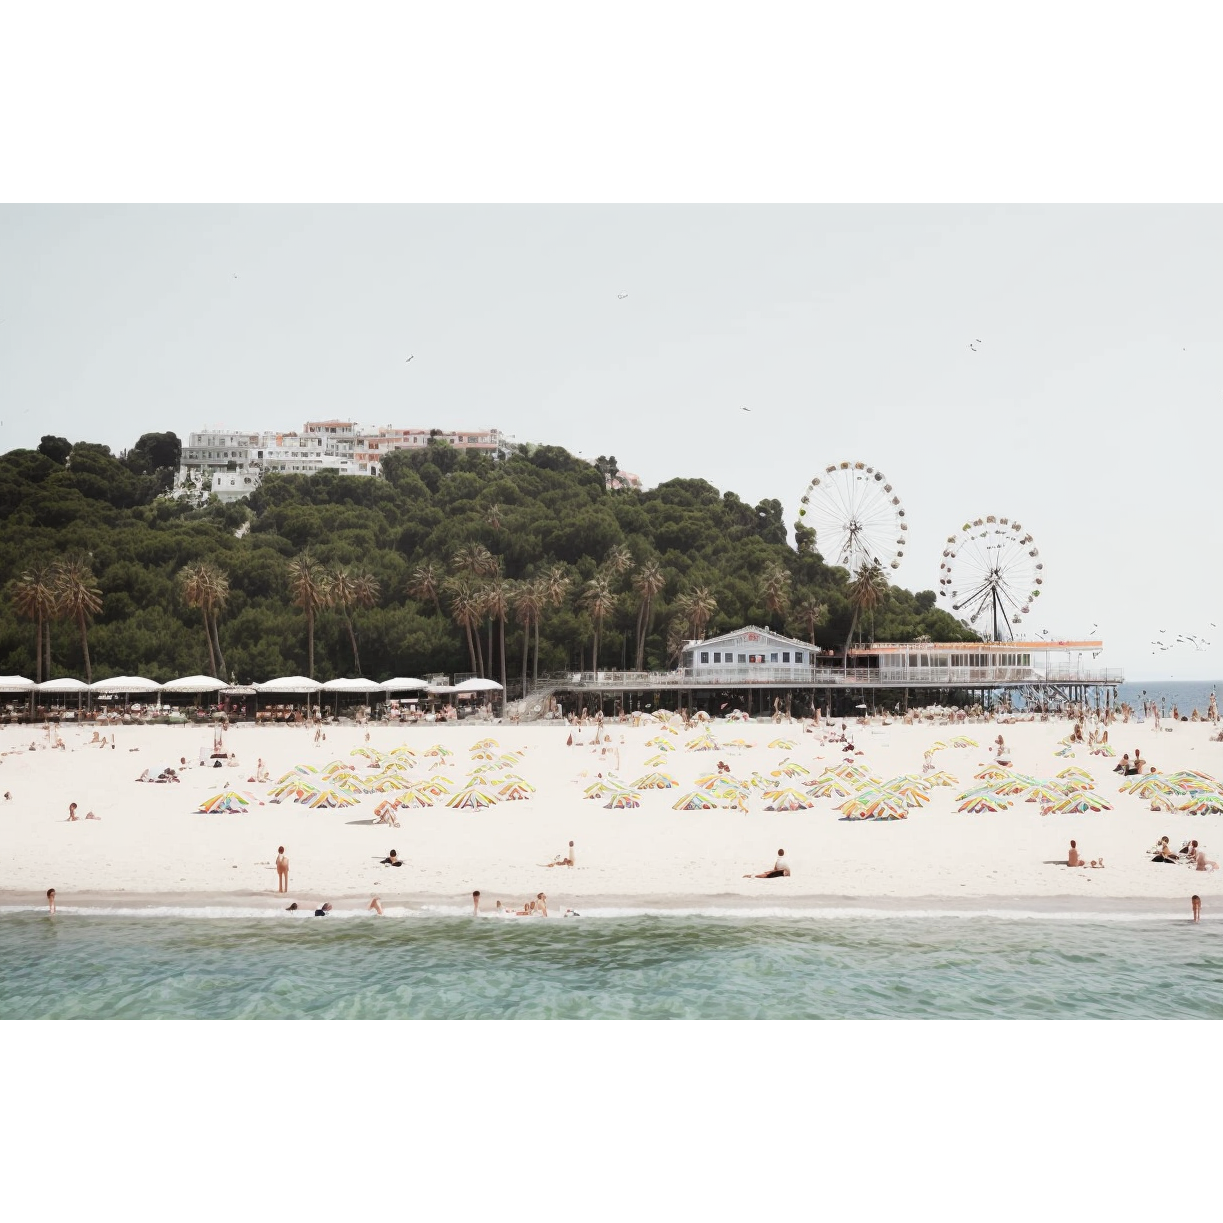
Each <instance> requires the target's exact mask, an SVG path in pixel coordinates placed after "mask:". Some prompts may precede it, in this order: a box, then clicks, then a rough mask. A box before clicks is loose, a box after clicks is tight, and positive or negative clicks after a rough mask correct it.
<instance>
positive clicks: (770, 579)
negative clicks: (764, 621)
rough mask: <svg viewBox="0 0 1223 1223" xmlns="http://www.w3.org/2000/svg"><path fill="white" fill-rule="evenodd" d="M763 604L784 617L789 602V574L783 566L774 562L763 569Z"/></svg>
mask: <svg viewBox="0 0 1223 1223" xmlns="http://www.w3.org/2000/svg"><path fill="white" fill-rule="evenodd" d="M762 585H763V588H764V606H765V608H766V609H767V610H768V611H770V612H775V613H776V614H777V615H778V616H779V617H784V616H785V614H786V607H787V606H788V605H789V602H790V575H789V573H787V572H786V570H785V569H784V568H783V566H781V565H779V564H777V563H776V562H774V563H773V564H771V565H770V566H769V567H768V568H767V569H766V570H765V571H764V579H763V583H762Z"/></svg>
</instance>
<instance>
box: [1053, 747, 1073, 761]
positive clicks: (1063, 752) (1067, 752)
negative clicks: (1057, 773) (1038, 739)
mask: <svg viewBox="0 0 1223 1223" xmlns="http://www.w3.org/2000/svg"><path fill="white" fill-rule="evenodd" d="M1053 754H1054V755H1055V756H1069V757H1070V758H1071V759H1072V760H1073V759H1074V752H1073V751H1072V750H1071V749H1070V748H1069V747H1059V748H1058V749H1057V751H1056V752H1054V753H1053Z"/></svg>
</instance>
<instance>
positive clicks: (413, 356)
mask: <svg viewBox="0 0 1223 1223" xmlns="http://www.w3.org/2000/svg"><path fill="white" fill-rule="evenodd" d="M415 360H416V354H415V353H413V354H412V355H411V356H410V357H409V358H408V361H415ZM408 361H405V362H404V365H407V363H408Z"/></svg>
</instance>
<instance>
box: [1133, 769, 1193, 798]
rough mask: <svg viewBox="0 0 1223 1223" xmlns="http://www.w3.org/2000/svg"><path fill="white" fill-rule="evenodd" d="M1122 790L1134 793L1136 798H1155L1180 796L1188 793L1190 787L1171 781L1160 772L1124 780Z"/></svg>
mask: <svg viewBox="0 0 1223 1223" xmlns="http://www.w3.org/2000/svg"><path fill="white" fill-rule="evenodd" d="M1121 792H1122V793H1129V794H1133V795H1134V796H1135V798H1154V797H1156V796H1159V797H1161V798H1162V797H1177V798H1179V797H1181V796H1182V795H1185V794H1188V793H1189V790H1188V787H1186V786H1181V785H1178V784H1177V783H1176V782H1174V781H1169V780H1168V778H1166V777H1164V776H1162V775H1161V774H1159V773H1148V774H1147V775H1146V776H1145V777H1135V778H1134V779H1133V781H1127V782H1123V783H1122V785H1121Z"/></svg>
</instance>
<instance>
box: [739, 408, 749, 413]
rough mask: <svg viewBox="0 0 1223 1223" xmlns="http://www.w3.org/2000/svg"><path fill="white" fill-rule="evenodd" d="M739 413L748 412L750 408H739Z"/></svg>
mask: <svg viewBox="0 0 1223 1223" xmlns="http://www.w3.org/2000/svg"><path fill="white" fill-rule="evenodd" d="M739 411H740V412H750V411H751V408H740V409H739Z"/></svg>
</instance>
